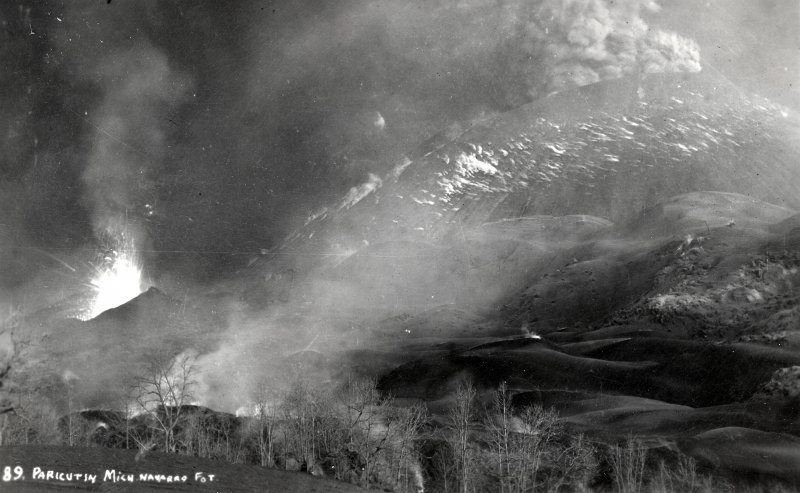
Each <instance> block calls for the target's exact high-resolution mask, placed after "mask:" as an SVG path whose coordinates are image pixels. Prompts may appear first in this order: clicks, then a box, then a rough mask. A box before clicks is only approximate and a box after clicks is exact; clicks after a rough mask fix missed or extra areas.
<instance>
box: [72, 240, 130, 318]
mask: <svg viewBox="0 0 800 493" xmlns="http://www.w3.org/2000/svg"><path fill="white" fill-rule="evenodd" d="M117 244H118V245H119V246H120V247H121V248H115V249H110V250H108V253H107V254H106V255H105V256H104V258H103V260H102V261H101V262H100V263H99V265H96V266H94V267H93V269H94V275H93V277H92V279H91V280H90V281H89V285H90V286H91V287H92V289H93V290H94V299H93V300H92V301H91V306H90V307H89V308H88V309H87V310H86V312H85V316H84V317H81V318H83V319H84V320H88V319H90V318H94V317H96V316H97V315H100V314H101V313H103V312H104V311H106V310H109V309H111V308H116V307H118V306H120V305H122V304H124V303H126V302H128V301H129V300H131V299H133V298H135V297H137V296H139V295H140V294H141V293H142V291H144V289H143V281H142V263H141V261H140V260H139V258H138V255H137V253H136V249H135V248H134V245H133V242H131V241H129V240H127V239H126V237H125V235H124V234H122V235H120V240H119V241H117Z"/></svg>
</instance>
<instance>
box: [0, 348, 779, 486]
mask: <svg viewBox="0 0 800 493" xmlns="http://www.w3.org/2000/svg"><path fill="white" fill-rule="evenodd" d="M193 368H194V367H193V361H192V359H191V357H188V356H185V355H181V356H178V357H176V358H172V359H163V358H162V359H159V360H153V361H152V362H151V364H149V365H148V366H147V367H145V368H144V369H143V371H142V374H141V375H140V377H138V378H136V379H134V381H133V383H132V386H131V389H130V390H131V396H130V403H129V408H128V409H126V410H125V411H81V412H72V413H70V414H69V415H68V416H63V417H61V418H60V419H58V418H57V416H56V414H55V412H54V411H53V409H52V408H49V407H48V406H44V405H42V404H41V402H44V401H42V400H39V399H36V398H35V396H24V397H23V398H21V399H20V400H19V402H18V405H17V406H15V410H14V411H13V412H11V413H7V415H6V416H5V418H6V419H5V420H4V425H3V428H2V434H0V438H2V440H3V442H2V443H3V444H4V445H12V444H32V443H39V444H64V445H70V446H80V447H87V446H93V447H97V446H104V447H112V448H139V453H140V454H145V453H147V451H149V450H151V449H156V450H159V451H162V452H170V453H176V454H184V455H189V456H196V457H202V458H211V459H215V460H220V461H227V462H231V463H250V464H259V465H261V466H263V467H267V468H280V469H287V470H296V471H306V472H308V473H311V474H314V475H325V476H328V477H331V478H334V479H337V480H340V481H347V482H351V483H355V484H358V485H361V486H363V487H369V488H375V487H377V488H382V489H384V490H388V491H399V492H421V491H423V490H427V491H442V492H446V493H449V492H453V493H456V492H457V493H471V492H479V491H498V492H502V493H506V492H507V493H521V492H534V491H556V492H557V491H587V490H600V491H619V492H639V491H651V492H659V493H660V492H668V491H697V492H700V491H703V492H710V491H732V490H733V489H734V488H733V487H732V486H731V483H729V482H727V481H725V480H724V479H722V478H720V477H716V476H712V475H711V474H710V473H709V472H708V471H704V470H703V469H702V468H701V467H700V466H699V465H698V464H697V462H696V461H695V460H694V459H692V458H691V457H688V456H685V455H683V454H681V453H679V452H676V451H674V450H669V449H666V448H664V447H660V448H659V447H656V449H657V451H656V452H654V451H653V450H654V449H652V448H649V447H648V446H647V445H646V444H645V443H644V442H642V441H640V440H637V439H634V438H632V437H629V438H628V439H626V440H624V441H623V442H621V443H611V444H607V443H596V442H594V441H592V440H590V439H589V438H587V437H585V436H583V435H581V434H575V433H571V432H570V431H569V430H568V429H567V428H565V427H564V426H563V424H562V422H561V420H559V417H558V414H557V413H556V412H555V411H554V410H553V409H544V408H542V407H539V406H527V407H523V408H519V407H515V406H514V405H513V392H512V391H511V390H510V389H509V387H508V386H507V385H506V384H505V383H503V384H501V385H500V387H499V388H498V389H497V390H495V391H494V392H492V393H491V395H487V394H485V393H481V392H479V390H478V389H476V388H475V386H474V385H473V384H472V383H471V382H470V381H469V380H460V381H459V382H457V383H456V385H455V389H454V392H453V398H452V401H451V404H450V406H449V411H448V412H447V413H446V414H444V415H440V416H438V417H431V416H430V415H429V414H428V411H427V409H426V408H425V407H424V406H422V405H421V404H413V405H399V404H398V403H397V402H395V400H394V399H393V398H392V397H391V396H386V395H383V394H381V392H380V391H379V390H378V388H377V386H376V382H375V381H374V380H371V379H364V378H350V379H348V380H347V381H346V382H345V383H343V384H342V385H340V386H338V387H331V388H327V387H324V386H314V385H312V384H311V383H309V382H307V381H304V380H296V381H295V382H293V383H292V384H291V385H290V386H288V388H285V389H283V390H281V391H277V390H275V389H273V388H271V387H269V386H267V385H264V386H263V389H262V392H261V394H260V395H259V396H258V398H257V399H256V402H255V403H254V405H253V409H252V413H250V414H249V415H247V416H241V417H240V416H234V415H232V414H226V413H219V412H214V411H211V410H210V409H207V408H203V407H199V406H194V405H190V404H189V402H190V398H191V396H192V395H193V392H194V391H195V387H196V383H195V380H194V378H193V376H194V375H193V372H194V370H193ZM483 397H486V398H485V399H483ZM134 409H137V410H138V412H132V411H133V410H134ZM780 486H781V485H777V484H776V488H778V487H780Z"/></svg>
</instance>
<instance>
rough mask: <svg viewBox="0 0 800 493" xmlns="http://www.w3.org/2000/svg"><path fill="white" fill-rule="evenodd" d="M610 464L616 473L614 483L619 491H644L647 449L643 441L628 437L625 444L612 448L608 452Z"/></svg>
mask: <svg viewBox="0 0 800 493" xmlns="http://www.w3.org/2000/svg"><path fill="white" fill-rule="evenodd" d="M608 462H609V463H610V465H611V470H612V471H613V472H614V483H615V484H616V487H617V490H618V491H620V492H622V493H633V492H636V491H642V489H643V487H644V478H645V465H646V464H647V447H646V446H645V445H644V444H643V443H642V442H641V441H639V440H636V439H634V438H633V437H628V439H627V440H626V441H625V443H624V444H622V445H614V446H611V447H610V448H609V450H608Z"/></svg>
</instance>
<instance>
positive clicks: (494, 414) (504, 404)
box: [486, 382, 513, 492]
mask: <svg viewBox="0 0 800 493" xmlns="http://www.w3.org/2000/svg"><path fill="white" fill-rule="evenodd" d="M512 418H513V415H512V409H511V395H510V393H509V391H508V385H507V384H506V382H502V383H501V384H500V387H499V388H498V389H497V390H496V391H495V393H494V396H493V399H492V410H491V413H487V416H486V421H487V426H486V427H487V430H488V431H489V437H490V438H489V440H490V443H491V446H492V448H493V453H494V454H495V457H496V461H497V473H496V474H497V478H498V481H499V483H500V491H501V492H506V491H510V485H509V479H510V477H511V457H510V453H511V450H510V446H511V437H512V436H511V433H512Z"/></svg>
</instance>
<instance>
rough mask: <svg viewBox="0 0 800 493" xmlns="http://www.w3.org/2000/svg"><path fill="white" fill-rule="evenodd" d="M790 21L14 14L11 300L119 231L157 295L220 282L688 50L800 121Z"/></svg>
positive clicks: (7, 207) (427, 12)
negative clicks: (547, 106)
mask: <svg viewBox="0 0 800 493" xmlns="http://www.w3.org/2000/svg"><path fill="white" fill-rule="evenodd" d="M798 20H800V19H798V4H797V2H796V1H793V0H760V1H744V0H741V1H725V2H722V1H720V2H706V3H702V2H701V3H698V2H695V1H693V0H692V1H690V0H680V1H673V2H669V5H666V2H665V5H663V6H662V8H661V9H659V8H657V5H656V4H655V3H654V2H651V1H646V0H643V1H638V0H624V1H618V2H610V1H605V0H540V1H538V2H523V1H522V0H467V1H444V0H442V1H440V2H429V1H425V2H423V1H417V0H408V1H398V0H393V1H388V0H386V1H380V0H341V1H337V2H327V1H322V0H299V1H291V2H288V1H285V2H268V1H266V2H265V1H241V2H220V1H206V2H194V1H191V2H189V1H186V2H182V1H166V0H159V1H136V2H133V1H120V0H115V1H113V2H111V3H110V4H109V3H107V2H106V1H82V0H75V1H69V2H67V1H32V0H28V1H23V0H14V1H11V0H9V1H5V2H2V4H0V22H1V23H2V24H1V25H0V36H2V53H1V54H0V60H2V72H0V77H2V86H0V138H2V139H3V145H2V146H0V272H1V274H0V279H1V280H0V283H2V284H1V286H0V287H2V292H0V293H11V292H13V291H14V290H15V289H16V288H17V287H18V286H21V285H23V284H25V283H26V282H28V281H29V280H30V279H32V278H33V277H34V276H35V274H36V273H37V272H38V271H40V270H42V269H48V268H53V267H59V265H58V264H56V263H54V262H56V261H55V260H54V259H53V258H52V257H53V256H54V257H57V258H58V259H59V260H62V261H64V262H66V263H68V264H70V263H72V262H74V261H76V260H77V259H79V258H80V257H81V256H82V255H85V254H86V252H87V251H91V250H92V249H95V250H102V248H103V247H114V246H115V245H114V244H113V243H114V238H115V237H116V235H117V234H118V232H119V230H120V229H121V228H126V229H127V230H128V232H129V235H130V236H131V237H132V238H134V240H135V246H136V247H137V248H139V249H141V250H143V251H146V252H147V253H146V254H145V260H146V263H147V267H148V269H149V271H150V272H151V274H152V273H155V275H159V274H161V273H164V272H169V273H171V275H176V276H185V277H187V278H191V279H193V280H207V279H212V278H214V277H215V276H217V275H218V274H220V273H222V272H225V271H228V270H229V269H231V268H233V267H235V266H237V265H239V263H240V262H241V261H243V260H246V258H247V256H245V255H238V254H240V253H244V252H256V251H258V250H259V249H261V248H269V247H270V246H271V245H273V244H274V243H275V242H277V241H279V240H280V239H281V238H282V237H283V236H284V235H285V234H286V233H287V232H288V231H290V230H291V228H292V227H293V226H294V225H296V224H297V223H298V222H300V221H302V220H303V219H304V218H305V217H306V216H307V215H308V214H309V213H310V212H311V211H312V210H314V209H315V208H317V207H319V206H321V205H324V204H326V203H328V202H330V201H331V200H333V199H334V198H335V197H337V196H340V195H341V194H342V193H344V192H346V191H347V189H348V188H349V187H351V186H353V185H355V184H357V183H360V182H362V181H364V180H365V179H366V177H367V175H368V173H370V172H376V173H378V172H382V171H384V170H386V169H387V168H388V167H389V166H391V165H392V164H393V162H394V161H395V160H396V159H398V158H399V156H401V155H402V154H403V153H404V152H407V151H409V150H411V149H413V148H414V146H416V145H417V144H419V143H420V142H422V141H424V140H425V139H427V138H429V137H431V136H432V135H434V134H435V133H436V132H438V131H441V130H443V129H446V128H447V127H448V126H449V125H452V124H454V123H455V122H460V123H461V124H462V125H463V124H465V123H468V122H469V121H471V120H473V119H476V118H481V117H483V116H486V115H490V114H493V113H495V112H499V111H503V110H505V109H508V108H510V107H513V106H515V105H518V104H521V103H524V102H526V101H529V100H531V99H533V98H535V97H538V96H541V95H544V94H547V93H548V92H550V91H552V90H557V89H560V88H563V87H566V86H569V85H574V84H584V83H588V82H592V81H594V80H600V79H604V78H612V77H615V76H620V75H625V74H629V73H634V72H635V71H636V70H641V69H642V67H645V70H650V69H649V68H647V67H654V68H653V70H658V69H664V70H672V69H674V70H691V69H693V67H692V64H693V63H694V62H695V61H696V60H695V58H693V57H694V56H695V55H694V53H693V50H696V49H697V48H698V46H697V45H694V44H693V40H694V41H696V42H697V44H698V45H699V53H700V56H701V57H702V62H701V64H703V65H705V62H707V63H708V65H707V66H706V69H713V70H719V71H721V72H722V73H724V74H725V75H726V76H727V77H728V78H730V79H731V80H732V81H734V82H735V83H737V84H738V85H740V86H741V87H743V88H745V89H747V90H751V91H756V92H759V93H761V94H762V95H765V96H767V97H770V98H773V99H775V100H776V101H777V102H780V103H783V104H787V105H790V106H794V107H795V108H800V97H799V96H798V95H799V94H800V92H798V88H797V84H796V82H798V74H799V73H800V71H798V61H799V60H800V56H798V55H799V53H798V51H799V49H800V43H798V34H797V32H798V30H797V29H796V27H797V25H798V22H797V21H798ZM662 29H663V30H669V31H675V32H677V33H678V35H679V36H673V37H669V36H659V35H656V33H659V32H661V31H660V30H662ZM382 122H383V123H382ZM384 123H385V125H384ZM2 295H3V294H0V296H2Z"/></svg>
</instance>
